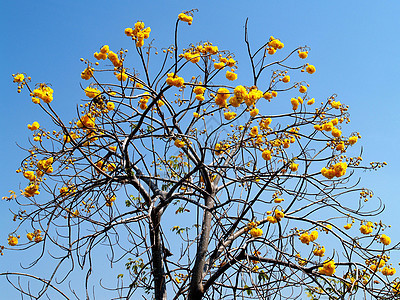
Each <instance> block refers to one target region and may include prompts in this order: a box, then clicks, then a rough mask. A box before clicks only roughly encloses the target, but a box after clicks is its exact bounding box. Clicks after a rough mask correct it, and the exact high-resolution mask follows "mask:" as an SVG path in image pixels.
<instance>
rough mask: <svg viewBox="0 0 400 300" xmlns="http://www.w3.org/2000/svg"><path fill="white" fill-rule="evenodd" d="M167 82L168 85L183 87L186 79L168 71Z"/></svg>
mask: <svg viewBox="0 0 400 300" xmlns="http://www.w3.org/2000/svg"><path fill="white" fill-rule="evenodd" d="M166 82H167V84H168V85H171V86H176V87H181V86H183V85H184V83H185V80H184V79H183V78H182V77H179V76H176V75H175V74H174V73H168V74H167V79H166Z"/></svg>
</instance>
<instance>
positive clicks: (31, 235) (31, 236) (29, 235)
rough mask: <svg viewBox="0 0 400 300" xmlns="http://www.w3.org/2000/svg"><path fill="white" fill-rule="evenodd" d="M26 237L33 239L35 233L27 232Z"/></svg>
mask: <svg viewBox="0 0 400 300" xmlns="http://www.w3.org/2000/svg"><path fill="white" fill-rule="evenodd" d="M26 237H27V238H28V240H30V241H33V238H34V237H35V235H34V234H33V233H32V232H29V233H28V234H27V235H26Z"/></svg>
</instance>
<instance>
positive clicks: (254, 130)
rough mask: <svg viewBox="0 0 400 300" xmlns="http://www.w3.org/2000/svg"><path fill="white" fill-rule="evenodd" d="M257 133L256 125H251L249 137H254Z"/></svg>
mask: <svg viewBox="0 0 400 300" xmlns="http://www.w3.org/2000/svg"><path fill="white" fill-rule="evenodd" d="M257 135H258V127H257V126H253V127H252V128H251V130H250V136H251V137H255V136H257Z"/></svg>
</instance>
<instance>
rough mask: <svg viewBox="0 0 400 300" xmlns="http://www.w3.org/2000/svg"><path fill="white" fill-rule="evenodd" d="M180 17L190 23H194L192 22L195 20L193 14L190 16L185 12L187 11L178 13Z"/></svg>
mask: <svg viewBox="0 0 400 300" xmlns="http://www.w3.org/2000/svg"><path fill="white" fill-rule="evenodd" d="M178 19H179V20H180V21H182V22H186V23H188V25H192V22H193V17H192V16H189V15H187V14H185V13H180V14H179V15H178Z"/></svg>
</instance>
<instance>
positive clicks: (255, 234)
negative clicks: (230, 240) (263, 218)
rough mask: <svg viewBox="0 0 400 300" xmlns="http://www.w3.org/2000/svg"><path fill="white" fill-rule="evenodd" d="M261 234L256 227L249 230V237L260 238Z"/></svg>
mask: <svg viewBox="0 0 400 300" xmlns="http://www.w3.org/2000/svg"><path fill="white" fill-rule="evenodd" d="M262 234H263V231H262V229H260V228H257V227H256V228H253V229H251V230H250V235H251V236H252V237H254V238H256V237H259V236H262Z"/></svg>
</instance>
